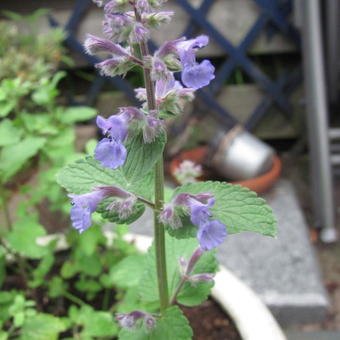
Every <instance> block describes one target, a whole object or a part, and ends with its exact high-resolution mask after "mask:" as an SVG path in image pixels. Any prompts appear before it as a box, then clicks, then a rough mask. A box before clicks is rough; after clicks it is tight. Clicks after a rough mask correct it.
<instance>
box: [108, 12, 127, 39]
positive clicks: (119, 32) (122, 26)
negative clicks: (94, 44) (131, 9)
mask: <svg viewBox="0 0 340 340" xmlns="http://www.w3.org/2000/svg"><path fill="white" fill-rule="evenodd" d="M132 27H133V21H132V19H131V18H130V17H128V16H127V15H125V14H122V13H115V14H105V19H104V21H103V33H104V35H105V36H106V37H107V38H109V39H111V40H113V41H114V42H117V43H120V42H123V41H125V40H127V39H128V37H129V35H130V33H131V31H132Z"/></svg>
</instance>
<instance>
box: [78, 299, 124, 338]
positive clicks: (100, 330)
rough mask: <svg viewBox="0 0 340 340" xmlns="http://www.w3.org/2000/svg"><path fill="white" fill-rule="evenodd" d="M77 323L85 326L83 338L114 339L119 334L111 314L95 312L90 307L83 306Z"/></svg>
mask: <svg viewBox="0 0 340 340" xmlns="http://www.w3.org/2000/svg"><path fill="white" fill-rule="evenodd" d="M77 323H79V324H80V325H82V326H84V329H83V332H82V334H81V335H82V337H81V338H83V336H84V337H85V336H95V337H113V336H114V335H116V334H117V333H118V327H117V324H116V322H115V320H114V319H113V316H112V314H111V313H107V312H99V311H94V310H93V309H92V308H90V307H89V306H83V307H82V308H81V309H80V311H79V314H78V320H77Z"/></svg>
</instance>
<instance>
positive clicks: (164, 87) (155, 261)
mask: <svg viewBox="0 0 340 340" xmlns="http://www.w3.org/2000/svg"><path fill="white" fill-rule="evenodd" d="M94 2H95V3H96V4H97V5H98V6H100V7H103V9H104V22H103V33H104V35H105V37H106V38H99V37H96V36H93V35H90V34H89V35H88V36H87V38H86V40H85V44H84V46H85V49H86V51H87V52H88V53H89V54H98V53H100V54H104V55H105V56H106V59H104V61H102V62H100V63H98V64H96V65H95V66H96V68H97V69H99V72H100V73H101V74H102V75H105V76H117V75H121V76H124V75H125V74H126V73H127V72H128V71H129V70H130V69H131V68H133V67H135V66H139V67H141V68H142V69H143V72H144V84H145V88H139V89H136V96H137V98H138V99H139V100H140V101H141V102H142V105H141V107H139V108H136V107H121V108H119V110H118V112H117V113H116V114H114V115H112V116H110V117H108V118H104V117H101V116H98V117H97V125H98V127H99V128H100V129H101V130H102V132H103V135H104V138H103V139H102V140H100V141H99V143H98V144H97V146H96V148H95V150H94V157H87V158H86V159H83V160H79V161H78V162H76V163H73V164H70V165H69V166H67V167H66V168H64V169H63V170H62V171H61V172H60V173H59V175H58V182H59V184H60V185H62V186H63V187H64V188H66V189H67V190H68V192H69V193H70V194H69V196H70V198H71V202H72V208H71V220H72V226H73V227H74V228H75V229H77V230H78V231H79V232H80V233H82V232H84V231H85V230H87V229H88V228H90V227H91V225H92V219H91V216H92V213H94V212H98V213H100V214H101V215H102V216H103V217H104V218H106V219H108V220H109V221H111V222H116V223H118V224H129V223H132V222H134V221H136V220H137V219H138V218H139V217H140V216H141V215H142V214H143V212H144V210H145V207H146V206H148V207H149V208H151V209H152V210H153V214H154V226H153V230H154V243H153V246H152V247H151V248H150V249H149V251H148V254H147V256H146V258H145V259H144V258H142V257H141V259H140V260H139V259H138V258H136V257H134V258H133V261H132V260H129V259H127V260H126V261H125V262H124V264H122V268H121V273H120V275H121V276H120V281H121V282H125V287H127V286H129V285H128V284H127V283H126V282H129V280H130V281H133V282H134V283H136V282H137V283H138V284H131V286H130V288H131V287H133V291H134V293H131V294H133V297H134V298H133V301H134V303H130V305H129V304H128V303H125V305H124V306H125V308H126V310H125V311H124V312H122V313H119V314H117V316H116V319H117V321H118V323H119V324H120V326H121V331H120V334H119V338H120V339H152V340H153V339H169V340H170V339H178V340H182V339H183V340H186V339H191V338H192V330H191V328H190V326H189V325H188V322H187V320H186V318H185V317H184V315H183V314H182V312H181V310H180V308H179V307H178V304H183V305H187V306H194V305H197V304H200V303H201V302H203V301H204V300H205V299H206V298H207V296H208V295H209V292H210V289H211V287H212V286H213V276H214V273H215V272H216V270H217V262H216V260H215V248H216V247H217V246H219V245H220V244H221V243H222V242H223V241H224V239H225V238H226V236H227V233H228V234H233V233H237V232H241V231H255V232H259V233H262V234H264V235H270V236H274V235H275V233H276V229H275V228H276V227H275V218H274V217H273V214H272V211H271V209H270V208H269V207H268V206H267V205H266V204H265V202H264V201H263V200H262V199H261V198H258V197H257V196H256V194H255V193H253V192H251V191H250V190H248V189H245V188H243V187H241V186H233V185H231V184H227V183H220V182H212V181H209V182H199V183H189V184H186V185H183V186H180V187H178V188H176V189H175V191H174V192H173V194H172V197H171V198H170V199H169V200H166V201H165V199H164V173H163V156H162V155H163V149H164V146H165V143H166V131H165V125H164V120H165V119H166V118H168V117H171V116H175V115H178V114H180V113H181V111H182V110H183V109H184V106H185V104H186V102H188V101H191V100H192V99H193V98H194V92H195V91H196V90H197V89H199V88H201V87H204V86H206V85H208V84H209V83H210V81H211V80H213V79H214V71H215V70H214V67H213V65H212V64H211V63H210V61H209V60H203V61H202V62H198V61H197V60H196V51H197V50H198V49H200V48H203V47H204V46H206V45H207V44H208V40H209V39H208V37H207V36H205V35H201V36H198V37H196V38H194V39H186V38H185V37H183V38H180V39H177V40H174V41H167V42H165V43H163V44H162V45H161V46H160V47H159V49H158V50H157V51H156V52H155V53H154V54H153V55H151V54H150V53H149V51H148V45H147V40H148V37H149V34H150V30H151V29H152V28H156V27H158V26H160V25H161V24H163V23H167V22H169V21H170V20H171V17H172V16H173V13H172V12H169V11H162V10H160V9H159V8H160V6H161V5H162V3H163V2H164V0H110V1H105V0H95V1H94ZM177 72H181V81H177V80H176V78H175V74H176V73H177ZM136 262H137V263H136ZM124 265H125V269H124V270H123V267H124ZM226 284H227V283H226ZM130 298H131V297H130ZM128 307H132V308H131V309H130V310H128Z"/></svg>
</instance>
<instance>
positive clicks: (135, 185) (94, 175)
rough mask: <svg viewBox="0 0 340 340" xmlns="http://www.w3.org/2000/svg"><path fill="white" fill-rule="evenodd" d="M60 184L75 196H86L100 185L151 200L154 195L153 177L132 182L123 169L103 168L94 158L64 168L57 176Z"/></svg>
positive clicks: (149, 175) (148, 176)
mask: <svg viewBox="0 0 340 340" xmlns="http://www.w3.org/2000/svg"><path fill="white" fill-rule="evenodd" d="M57 181H58V183H59V184H60V185H61V186H62V187H64V188H65V189H66V190H67V191H69V192H72V193H74V194H84V193H87V192H89V191H91V190H92V189H93V188H94V187H96V186H98V185H113V186H118V187H120V188H123V189H125V190H127V191H130V192H132V193H134V194H136V195H139V196H142V197H145V198H147V199H149V198H150V197H151V195H152V191H153V190H152V187H151V184H152V181H153V177H152V175H151V174H148V175H147V176H145V177H142V176H141V177H140V178H139V179H138V180H131V179H130V178H129V177H128V176H127V174H126V173H125V172H124V170H123V169H122V167H119V168H118V169H115V170H113V169H110V168H106V167H105V168H104V167H101V166H100V164H99V163H98V162H97V161H96V160H94V159H93V158H92V157H87V158H86V159H82V160H79V161H77V162H75V163H72V164H69V165H68V166H66V167H65V168H63V169H62V170H61V171H60V172H59V173H58V175H57Z"/></svg>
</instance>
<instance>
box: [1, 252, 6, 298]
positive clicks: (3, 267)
mask: <svg viewBox="0 0 340 340" xmlns="http://www.w3.org/2000/svg"><path fill="white" fill-rule="evenodd" d="M5 278H6V252H5V251H4V250H3V249H2V247H0V288H1V286H2V284H3V282H4V280H5ZM0 303H1V301H0Z"/></svg>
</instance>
